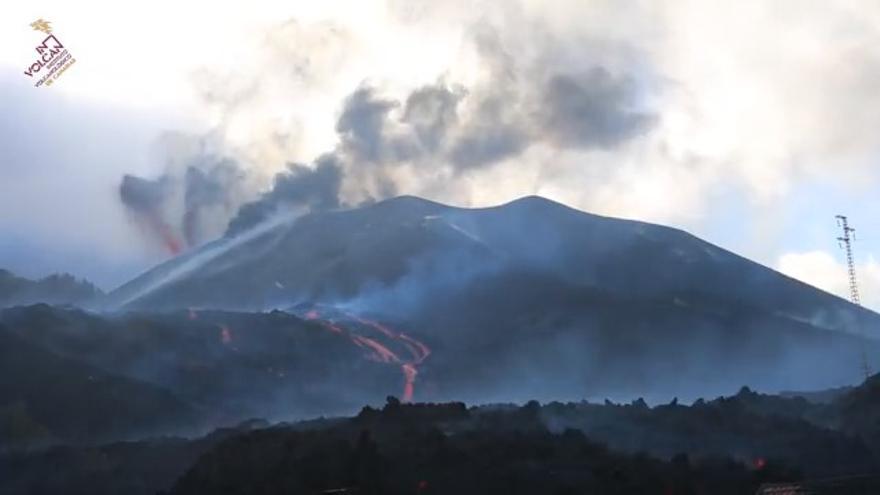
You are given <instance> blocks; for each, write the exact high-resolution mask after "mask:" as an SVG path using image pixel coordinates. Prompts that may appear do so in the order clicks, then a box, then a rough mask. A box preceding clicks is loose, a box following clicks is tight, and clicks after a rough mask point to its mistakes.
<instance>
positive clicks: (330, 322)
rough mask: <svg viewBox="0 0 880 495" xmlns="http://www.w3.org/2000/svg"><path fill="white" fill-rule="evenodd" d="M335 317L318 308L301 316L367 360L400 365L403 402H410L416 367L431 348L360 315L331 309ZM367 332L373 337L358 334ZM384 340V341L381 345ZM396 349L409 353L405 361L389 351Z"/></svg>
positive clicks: (416, 374) (398, 354) (413, 391)
mask: <svg viewBox="0 0 880 495" xmlns="http://www.w3.org/2000/svg"><path fill="white" fill-rule="evenodd" d="M330 311H332V314H333V316H334V317H335V318H332V319H331V318H329V317H327V316H324V315H323V314H322V313H321V311H319V310H317V309H314V308H313V309H310V310H308V311H306V312H305V313H304V314H303V317H304V318H305V319H307V320H313V321H319V322H320V323H321V325H322V326H323V327H324V328H326V329H327V330H328V331H331V332H333V333H336V334H340V335H345V336H347V337H348V338H349V340H351V342H352V343H353V344H354V345H356V346H358V347H359V348H361V349H363V350H364V351H366V356H367V358H368V359H371V360H373V361H376V362H378V363H384V364H394V365H398V366H400V370H401V372H402V373H403V380H404V384H403V394H402V395H403V400H404V402H411V401H412V399H413V395H414V394H415V381H416V377H417V376H418V368H417V367H418V366H419V365H420V364H422V363H423V362H424V361H425V359H427V358H428V356H430V355H431V349H429V348H428V346H427V345H425V344H424V343H422V342H420V341H418V340H416V339H414V338H412V337H410V336H409V335H407V334H405V333H402V332H397V331H395V330H393V329H391V328H389V327H388V326H387V325H383V324H381V323H379V322H377V321H374V320H369V319H367V318H364V317H362V316H356V315H352V314H349V313H346V312H344V311H341V310H339V309H336V308H332V309H331V310H330ZM364 331H369V332H371V333H374V334H375V335H373V336H367V335H363V334H362V333H360V332H364ZM380 340H385V341H386V342H385V343H383V342H380ZM392 347H398V348H399V349H400V350H401V351H405V352H407V353H408V354H409V357H408V358H401V357H400V353H399V352H395V351H394V350H392Z"/></svg>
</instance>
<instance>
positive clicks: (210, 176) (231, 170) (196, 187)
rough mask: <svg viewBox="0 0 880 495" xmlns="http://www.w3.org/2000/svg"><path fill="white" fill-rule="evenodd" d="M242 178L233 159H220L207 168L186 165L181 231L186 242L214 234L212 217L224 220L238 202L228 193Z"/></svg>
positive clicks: (243, 175) (197, 241)
mask: <svg viewBox="0 0 880 495" xmlns="http://www.w3.org/2000/svg"><path fill="white" fill-rule="evenodd" d="M244 181H245V172H244V171H243V170H242V169H241V168H240V167H239V166H238V165H237V164H236V163H235V162H233V161H231V160H223V161H220V162H218V163H216V164H213V165H211V166H210V167H207V168H199V167H196V166H189V167H187V169H186V175H185V183H184V206H185V211H184V214H183V232H184V237H185V239H186V242H187V245H189V246H196V245H198V244H200V243H201V242H204V241H205V240H208V239H210V237H212V236H213V235H215V234H216V233H217V230H218V229H217V228H218V227H219V228H225V225H223V224H221V225H219V226H218V225H216V222H215V224H214V225H212V220H213V219H216V218H218V217H219V218H220V221H221V222H224V223H225V221H226V219H227V218H228V215H229V213H230V212H231V211H234V209H235V208H237V207H238V206H239V205H238V203H237V201H236V199H235V198H234V197H233V196H232V195H231V194H230V192H231V191H233V190H234V188H235V187H236V186H237V185H239V184H242V183H243V182H244Z"/></svg>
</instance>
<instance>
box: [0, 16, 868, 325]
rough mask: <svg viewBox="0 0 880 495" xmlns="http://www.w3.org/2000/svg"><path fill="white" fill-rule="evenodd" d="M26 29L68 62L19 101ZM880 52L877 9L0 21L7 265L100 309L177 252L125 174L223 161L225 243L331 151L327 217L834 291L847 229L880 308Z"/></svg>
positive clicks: (0, 228) (2, 230)
mask: <svg viewBox="0 0 880 495" xmlns="http://www.w3.org/2000/svg"><path fill="white" fill-rule="evenodd" d="M41 17H42V18H44V19H46V20H49V21H51V22H52V26H53V28H54V34H56V35H57V37H58V38H59V39H60V40H61V41H62V42H63V43H64V44H65V45H66V47H67V48H69V50H70V51H71V53H72V54H73V56H74V57H75V58H76V63H75V65H74V66H72V67H71V68H70V70H68V71H67V72H66V73H65V74H64V75H63V76H62V77H61V78H60V79H59V80H58V82H57V83H56V84H55V85H53V86H52V87H41V88H35V87H33V82H32V80H31V79H30V78H28V77H27V76H26V75H24V74H23V72H24V70H25V68H26V67H27V66H28V65H29V64H30V63H32V62H33V59H34V58H35V56H36V53H35V51H34V46H35V45H36V44H37V43H36V42H37V41H38V40H39V39H40V33H37V32H35V31H33V30H32V29H31V28H30V26H29V24H30V23H31V22H33V21H34V20H36V19H37V18H41ZM878 47H880V3H877V2H871V1H862V2H859V1H836V2H826V1H803V0H797V1H795V0H791V1H784V0H780V1H775V2H766V1H740V2H730V1H724V2H721V1H718V2H714V1H705V0H699V1H697V0H694V1H688V0H674V1H668V2H658V1H645V2H639V1H629V2H628V1H610V0H609V1H597V2H592V1H586V0H572V1H568V0H562V1H531V0H529V1H521V2H514V1H507V2H505V1H492V2H474V1H457V0H451V1H437V0H430V1H429V0H389V1H385V2H381V1H370V0H356V1H351V2H343V1H322V2H269V1H265V2H262V1H249V2H237V5H236V6H231V5H230V4H228V3H221V2H200V1H192V2H189V1H187V2H180V1H174V2H171V1H154V2H138V3H124V2H88V1H83V2H69V1H60V0H57V1H52V0H46V1H43V2H39V3H38V4H34V3H33V2H6V3H4V4H3V6H0V95H2V97H0V266H2V267H7V268H10V269H12V270H13V271H16V272H18V273H21V274H24V275H27V276H41V275H45V274H47V273H50V272H54V271H68V272H72V273H74V274H76V275H79V276H85V277H88V278H90V279H92V280H94V281H96V282H97V283H98V284H99V285H101V286H103V287H104V288H106V289H109V288H112V287H113V286H114V285H116V284H118V283H121V282H123V281H125V280H126V279H128V278H130V277H131V276H133V275H135V274H137V273H138V272H140V271H142V270H144V269H146V268H148V267H149V266H151V265H152V264H154V263H156V262H159V261H161V260H163V259H165V258H166V257H167V256H169V254H168V253H167V252H166V251H165V250H164V249H163V247H162V246H161V245H159V244H158V243H155V242H151V240H150V239H149V237H148V236H145V235H144V232H143V226H141V225H138V224H137V222H136V221H134V219H133V217H132V212H131V211H130V210H127V209H126V207H125V206H124V205H123V204H122V202H121V201H120V195H119V184H120V181H121V180H122V177H123V176H124V175H126V174H131V175H135V176H138V177H142V178H145V179H157V178H160V177H170V178H171V179H170V181H171V182H170V183H174V180H176V179H175V177H178V178H179V177H180V176H181V174H182V172H181V170H182V168H185V167H186V164H191V163H205V162H206V158H205V156H208V155H210V157H211V160H214V161H215V162H216V161H217V160H225V161H228V162H229V163H233V164H234V166H235V167H237V169H241V170H242V171H243V173H244V174H246V187H245V186H241V187H239V188H237V189H236V191H235V194H234V195H227V196H224V199H223V201H224V202H223V208H219V209H218V208H214V209H212V210H211V214H212V215H214V216H216V217H217V218H218V219H219V221H220V223H225V221H226V220H228V217H229V216H230V215H233V214H234V211H233V210H234V209H235V208H234V207H237V206H238V205H239V204H240V202H242V201H247V200H250V199H253V198H255V197H256V196H257V195H258V194H259V193H260V192H261V191H262V190H265V189H266V188H268V187H269V185H270V179H271V177H272V176H273V175H274V174H275V173H276V172H279V171H282V170H285V167H286V164H288V163H293V162H296V163H302V164H305V165H306V166H307V167H313V166H314V163H315V162H314V160H315V159H316V158H318V157H319V156H321V155H324V156H327V155H326V154H328V153H330V154H331V155H332V156H333V157H335V158H336V159H337V160H338V163H339V164H340V165H339V168H340V170H341V174H342V178H341V186H340V187H341V191H340V195H341V196H340V201H341V202H342V203H344V204H345V203H347V204H356V203H357V202H358V201H361V200H364V199H368V198H373V199H380V198H381V197H384V196H387V195H390V194H416V195H421V196H426V197H428V198H431V199H435V200H439V201H444V202H448V203H452V204H456V205H460V206H482V205H491V204H497V203H500V202H504V201H507V200H510V199H513V198H516V197H519V196H522V195H527V194H540V195H543V196H547V197H549V198H552V199H555V200H558V201H561V202H564V203H566V204H569V205H572V206H575V207H577V208H580V209H583V210H585V211H589V212H594V213H600V214H605V215H613V216H619V217H625V218H634V219H640V220H647V221H652V222H659V223H664V224H668V225H672V226H676V227H681V228H684V229H686V230H688V231H690V232H693V233H694V234H696V235H698V236H701V237H703V238H705V239H707V240H709V241H711V242H714V243H716V244H719V245H721V246H722V247H725V248H727V249H730V250H732V251H734V252H737V253H739V254H742V255H744V256H747V257H749V258H752V259H754V260H756V261H759V262H761V263H763V264H766V265H768V266H771V267H774V268H776V269H779V270H781V271H783V272H785V273H788V274H790V275H792V276H795V277H798V278H801V279H802V280H805V281H807V282H809V283H812V284H814V285H817V286H819V287H821V288H824V289H827V290H830V291H833V292H836V293H838V294H841V295H845V294H846V277H845V270H844V267H843V265H842V262H843V254H842V252H840V250H839V249H838V246H837V243H836V241H835V238H836V237H837V235H838V230H837V225H836V223H835V220H834V215H836V214H838V213H845V214H848V215H849V216H850V218H851V221H852V223H853V224H854V226H855V227H856V228H857V229H858V236H859V241H858V243H857V244H856V256H857V260H858V263H859V267H858V269H859V272H860V277H861V279H862V282H863V286H864V287H863V291H864V297H863V299H864V300H865V301H866V302H867V304H869V305H870V306H872V307H873V308H875V309H880V262H878V260H877V257H880V254H878V253H880V232H875V231H874V229H875V227H876V226H877V225H876V222H875V219H876V218H878V216H880V198H878V195H877V194H876V191H877V190H878V185H880V183H878V180H880V167H878V166H877V164H878V151H880V141H878V137H877V136H878V134H877V129H880V98H877V92H878V89H877V88H880V49H878ZM193 143H198V145H197V146H196V145H193ZM212 163H214V162H212ZM224 163H226V162H224ZM236 177H238V175H236ZM181 180H182V179H181ZM215 206H216V205H215ZM163 208H165V210H163V211H164V212H165V213H167V210H168V208H172V207H170V206H163ZM172 209H173V208H172ZM215 223H217V222H215ZM218 225H219V224H218ZM205 229H207V230H205V232H209V233H214V234H216V233H219V232H220V231H222V230H217V227H216V226H214V227H211V226H210V225H209V226H208V227H205ZM212 229H214V230H212Z"/></svg>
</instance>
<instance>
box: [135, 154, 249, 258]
mask: <svg viewBox="0 0 880 495" xmlns="http://www.w3.org/2000/svg"><path fill="white" fill-rule="evenodd" d="M178 138H179V137H178ZM167 141H168V140H167V139H166V140H163V145H167V144H168V142H167ZM169 149H171V148H169ZM248 179H249V178H248V174H247V173H246V172H245V171H244V170H243V169H242V167H240V166H239V165H238V164H237V163H236V162H235V161H233V160H230V159H226V158H217V157H215V156H213V155H211V154H208V153H204V152H201V154H200V153H199V152H197V153H195V154H194V156H192V157H184V158H183V159H182V161H180V162H179V163H177V162H175V160H172V159H170V158H169V165H168V167H167V169H166V171H165V172H164V173H162V174H161V175H160V176H159V177H158V178H156V179H147V178H143V177H137V176H133V175H125V176H124V177H123V178H122V182H121V183H120V185H119V197H120V199H121V201H122V203H123V205H124V206H125V207H126V209H127V210H128V211H129V213H130V214H131V217H132V218H133V219H134V220H135V221H136V222H137V223H138V224H139V225H140V226H141V227H142V230H143V231H144V233H145V234H147V236H148V238H149V239H151V240H154V241H157V242H158V243H159V244H161V245H162V246H163V247H165V248H166V249H167V250H168V251H170V252H171V253H172V254H176V253H177V252H179V251H180V250H181V249H183V248H184V247H193V246H198V245H199V244H201V243H203V242H205V241H207V240H211V239H213V238H215V237H217V236H218V235H219V234H222V232H223V231H224V230H225V229H226V226H227V223H228V221H229V218H230V216H231V215H232V214H234V213H235V212H236V211H237V210H238V208H239V206H240V205H241V204H242V202H243V200H244V198H245V197H246V196H247V192H246V190H247V188H248V186H247V184H248V182H249V180H248Z"/></svg>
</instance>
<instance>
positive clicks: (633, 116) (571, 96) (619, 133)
mask: <svg viewBox="0 0 880 495" xmlns="http://www.w3.org/2000/svg"><path fill="white" fill-rule="evenodd" d="M637 98H638V91H637V88H636V87H635V84H634V83H633V81H632V80H631V79H629V78H626V77H617V78H616V77H614V76H612V75H611V73H609V72H608V70H606V69H605V68H603V67H595V68H593V69H592V70H590V71H589V72H587V73H586V74H584V75H583V76H580V77H575V76H572V75H565V74H559V75H556V76H554V77H552V78H551V79H550V80H549V81H548V83H547V85H546V88H545V91H544V98H543V102H542V103H543V105H542V111H541V116H540V123H541V129H543V130H544V131H545V132H546V136H547V138H548V139H550V140H552V141H553V142H554V143H556V144H558V145H559V146H561V147H573V148H593V147H599V148H611V147H614V146H616V145H618V144H620V143H622V142H623V141H626V140H628V139H631V138H633V137H635V136H637V135H639V134H641V133H643V132H645V131H646V130H648V129H649V128H650V126H651V125H652V124H653V122H654V117H653V116H652V115H650V114H647V113H644V112H639V111H636V110H633V106H634V105H633V104H634V102H635V100H636V99H637Z"/></svg>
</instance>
